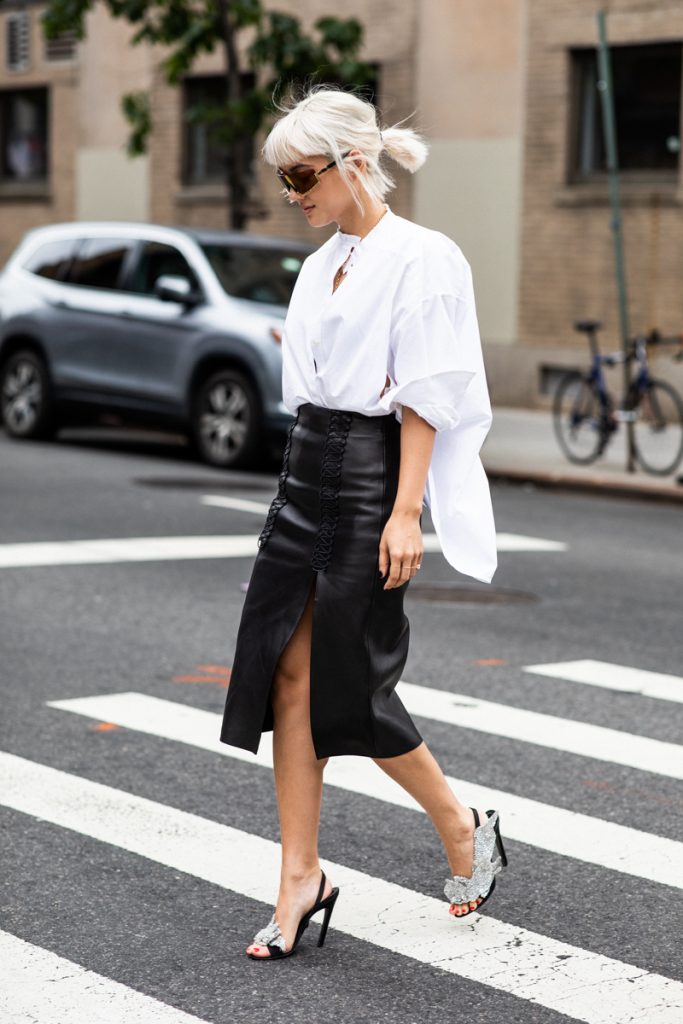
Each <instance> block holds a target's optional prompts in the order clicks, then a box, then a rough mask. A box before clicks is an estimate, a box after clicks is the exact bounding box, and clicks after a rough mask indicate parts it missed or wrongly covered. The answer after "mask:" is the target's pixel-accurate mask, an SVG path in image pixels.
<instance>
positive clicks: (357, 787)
mask: <svg viewBox="0 0 683 1024" xmlns="http://www.w3.org/2000/svg"><path fill="white" fill-rule="evenodd" d="M49 706H50V707H53V708H58V709H59V710H62V711H70V712H72V713H75V714H77V715H84V716H85V717H87V718H93V719H96V720H98V721H106V722H112V723H114V724H116V725H119V726H122V727H124V728H127V729H134V730H136V731H137V732H142V733H146V734H148V735H151V736H157V737H159V738H162V739H167V740H172V741H174V742H178V743H184V744H186V745H188V746H191V747H195V748H198V749H200V750H206V751H209V752H210V753H214V754H221V755H223V756H225V757H231V758H233V759H234V760H239V761H245V762H247V763H248V764H257V765H259V766H260V767H264V768H272V767H273V755H272V736H273V734H272V733H271V732H267V733H263V734H262V737H261V743H260V745H259V751H258V754H256V755H254V754H252V753H251V751H248V750H243V749H242V748H241V747H231V746H228V745H227V744H225V743H221V742H220V741H219V739H218V736H219V733H220V723H221V716H220V715H218V714H215V713H214V712H212V711H203V710H201V709H200V708H193V707H189V706H188V705H186V704H179V703H177V702H175V701H169V700H163V699H161V698H159V697H150V696H148V695H147V694H142V693H114V694H107V695H104V696H97V697H81V698H76V699H72V700H56V701H50V702H49ZM447 778H448V782H449V785H450V786H451V788H452V789H453V791H454V792H455V793H456V794H457V795H458V798H459V799H460V800H462V801H463V803H465V804H467V805H468V806H470V807H471V806H475V807H481V806H482V805H486V806H487V807H498V808H499V809H500V812H501V818H502V822H503V825H502V828H503V832H504V834H505V836H506V837H507V836H509V837H510V838H511V839H515V840H518V841H519V842H522V843H528V844H530V845H532V846H536V847H538V848H539V849H544V850H549V851H550V852H551V853H556V854H560V855H561V856H563V857H572V858H574V859H576V860H580V861H584V862H587V863H589V864H597V865H599V866H600V867H604V868H608V869H609V870H611V871H620V872H622V873H624V874H628V875H634V876H636V877H638V878H646V879H648V880H649V881H653V882H658V883H660V884H661V885H670V886H673V887H676V888H678V889H683V844H681V843H677V842H676V841H675V840H673V839H666V838H662V837H660V836H655V835H652V834H651V833H647V832H639V831H637V830H636V829H633V828H628V827H627V826H624V825H617V824H615V823H613V822H610V821H601V820H600V819H599V818H591V817H589V816H588V815H586V814H578V813H576V812H574V811H567V810H564V809H563V808H560V807H553V806H551V805H549V804H544V803H540V802H538V801H535V800H529V799H527V798H526V797H519V796H515V795H514V794H512V793H508V792H505V791H501V790H494V789H491V788H489V787H484V786H478V785H475V784H473V783H470V782H467V781H465V780H464V779H457V778H453V777H451V776H447ZM323 780H324V784H325V785H330V786H334V787H338V788H340V789H343V790H346V791H348V792H352V793H359V794H361V795H363V796H368V797H372V798H373V799H376V800H383V801H384V802H385V803H388V804H393V805H394V806H399V807H406V808H409V809H410V810H415V811H420V812H421V813H424V811H423V808H422V807H421V806H420V805H419V804H418V803H417V802H416V801H415V800H414V799H413V798H412V797H411V796H410V795H409V794H408V793H406V791H405V790H404V789H403V788H402V787H401V786H399V785H397V784H396V783H395V782H394V781H393V780H392V779H391V778H389V776H388V775H386V774H385V773H384V772H382V771H379V770H378V769H377V766H376V765H375V764H374V763H372V764H371V763H368V762H367V761H366V759H365V758H358V757H346V756H343V757H334V758H331V759H330V761H329V762H328V764H327V766H326V768H325V774H324V776H323Z"/></svg>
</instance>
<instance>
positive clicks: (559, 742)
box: [399, 680, 683, 779]
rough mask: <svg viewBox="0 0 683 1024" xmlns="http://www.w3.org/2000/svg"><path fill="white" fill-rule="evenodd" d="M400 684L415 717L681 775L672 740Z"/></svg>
mask: <svg viewBox="0 0 683 1024" xmlns="http://www.w3.org/2000/svg"><path fill="white" fill-rule="evenodd" d="M399 686H400V691H399V692H400V694H401V699H402V700H403V703H404V704H405V706H406V708H407V709H408V711H410V713H411V714H414V715H421V716H422V717H424V718H431V719H432V720H434V721H437V722H447V723H448V724H450V725H457V726H460V727H461V728H463V729H477V730H478V731H480V732H486V733H489V734H491V735H494V736H505V737H507V738H508V739H512V740H519V741H521V742H523V743H535V744H537V745H538V746H541V747H550V748H551V749H552V750H562V751H564V752H565V753H568V754H578V755H579V756H580V757H591V758H595V759H597V760H598V761H609V762H610V763H611V764H621V765H624V766H626V767H628V768H637V769H638V770H639V771H644V772H654V773H656V774H657V775H666V776H667V777H668V778H671V779H683V746H679V745H678V744H675V743H666V742H664V741H663V740H655V739H651V738H650V737H649V736H638V735H635V734H634V733H630V732H622V731H621V730H620V729H608V728H606V727H605V726H603V725H591V724H590V723H589V722H575V721H573V720H572V719H569V718H558V717H555V716H554V715H545V714H542V713H541V712H539V711H528V710H527V709H526V708H517V707H513V706H512V705H510V704H496V703H494V702H492V701H488V700H480V699H479V698H477V697H469V696H467V695H465V694H461V693H450V692H449V691H448V690H435V689H432V688H431V687H428V686H417V685H415V684H414V683H407V682H406V681H405V680H402V681H401V682H400V683H399Z"/></svg>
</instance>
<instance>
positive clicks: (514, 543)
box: [200, 494, 568, 551]
mask: <svg viewBox="0 0 683 1024" xmlns="http://www.w3.org/2000/svg"><path fill="white" fill-rule="evenodd" d="M200 500H201V503H202V505H209V506H212V507H214V508H230V509H234V511H236V512H253V513H254V514H255V515H259V516H263V515H266V513H267V512H268V509H269V508H270V505H267V504H263V503H262V502H260V501H250V500H249V499H246V498H230V497H227V496H226V495H223V494H205V495H203V497H202V498H201V499H200ZM422 539H423V542H424V549H425V551H441V545H440V544H439V539H438V537H437V535H436V534H435V533H425V534H423V537H422ZM496 547H497V549H498V551H566V550H567V547H568V545H567V544H566V543H565V542H564V541H559V540H545V539H544V538H543V537H527V536H525V535H523V534H520V533H498V534H497V535H496Z"/></svg>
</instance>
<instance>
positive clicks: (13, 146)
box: [0, 89, 49, 183]
mask: <svg viewBox="0 0 683 1024" xmlns="http://www.w3.org/2000/svg"><path fill="white" fill-rule="evenodd" d="M47 108H48V101H47V89H11V90H0V181H1V182H3V183H7V182H33V183H35V182H45V181H46V180H47V177H48V148H49V147H48V116H47Z"/></svg>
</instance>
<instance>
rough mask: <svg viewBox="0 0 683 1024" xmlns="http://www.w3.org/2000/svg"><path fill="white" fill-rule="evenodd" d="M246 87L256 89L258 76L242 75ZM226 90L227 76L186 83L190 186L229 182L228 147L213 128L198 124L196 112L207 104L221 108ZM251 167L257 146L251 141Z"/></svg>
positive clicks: (185, 159)
mask: <svg viewBox="0 0 683 1024" xmlns="http://www.w3.org/2000/svg"><path fill="white" fill-rule="evenodd" d="M242 78H243V81H244V87H245V88H246V89H251V88H253V85H254V75H253V74H252V73H251V72H246V73H244V74H243V75H242ZM224 90H225V78H224V76H223V75H201V76H197V77H193V78H187V79H185V81H184V83H183V118H184V122H185V130H184V146H183V181H184V183H185V184H186V185H205V184H211V183H216V184H223V183H224V182H225V180H226V174H227V171H226V159H227V153H228V146H227V144H226V143H225V142H224V141H223V140H222V139H221V138H220V137H219V135H218V134H217V133H216V131H214V130H213V125H210V124H207V123H206V122H201V121H196V120H195V119H194V117H193V114H194V112H195V111H196V110H197V108H198V107H201V106H202V105H203V104H220V103H221V101H222V99H223V96H224ZM244 145H245V146H246V147H247V165H248V166H249V167H251V166H252V164H253V160H254V142H253V139H251V138H249V139H247V140H246V141H245V143H244Z"/></svg>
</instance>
